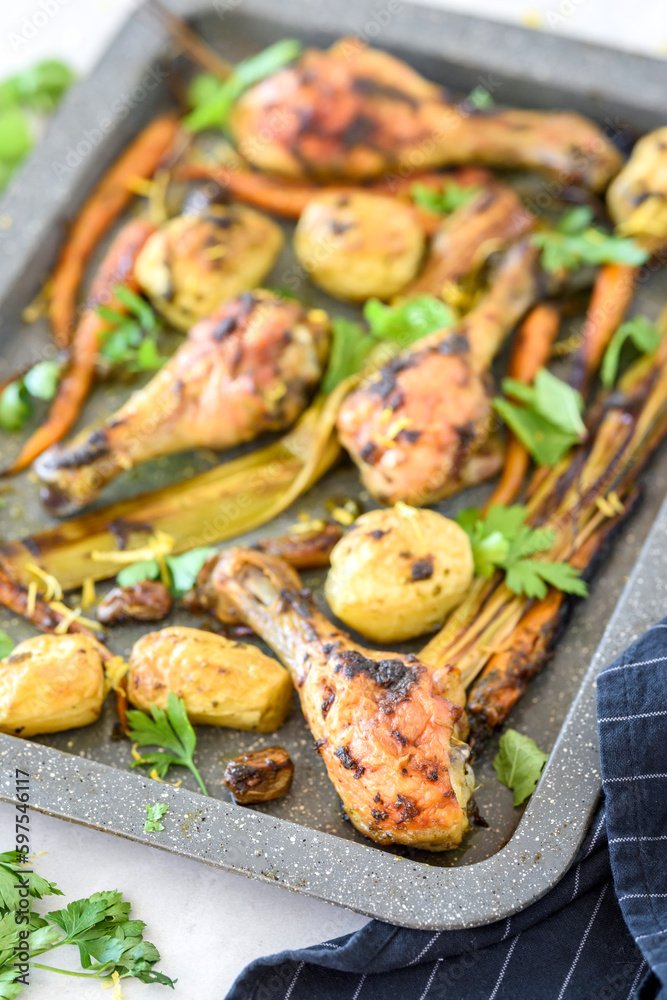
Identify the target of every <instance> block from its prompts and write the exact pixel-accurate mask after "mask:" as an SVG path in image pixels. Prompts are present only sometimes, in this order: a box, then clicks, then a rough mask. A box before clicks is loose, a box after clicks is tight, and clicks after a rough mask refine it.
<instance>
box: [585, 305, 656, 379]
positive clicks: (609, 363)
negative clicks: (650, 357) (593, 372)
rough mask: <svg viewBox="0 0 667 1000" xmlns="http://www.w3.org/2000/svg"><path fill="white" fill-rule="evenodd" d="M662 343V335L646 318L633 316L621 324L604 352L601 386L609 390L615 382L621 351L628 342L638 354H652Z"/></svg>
mask: <svg viewBox="0 0 667 1000" xmlns="http://www.w3.org/2000/svg"><path fill="white" fill-rule="evenodd" d="M661 341H662V334H661V333H660V331H659V330H658V329H657V328H656V327H655V326H654V325H653V323H651V321H650V320H649V319H647V317H646V316H633V318H632V319H629V320H628V321H627V323H621V325H620V326H619V328H618V330H617V331H616V333H615V334H614V336H613V337H612V338H611V341H610V343H609V347H608V348H607V350H606V351H605V355H604V358H603V359H602V367H601V369H600V378H601V380H602V384H603V385H604V386H606V387H607V388H608V389H610V388H611V387H612V386H613V384H614V382H615V381H616V376H617V374H618V368H619V365H620V362H621V351H622V350H623V347H624V345H625V344H626V343H627V342H629V343H631V344H632V346H633V347H635V348H636V350H638V351H639V353H640V354H654V353H655V351H657V349H658V347H659V346H660V343H661Z"/></svg>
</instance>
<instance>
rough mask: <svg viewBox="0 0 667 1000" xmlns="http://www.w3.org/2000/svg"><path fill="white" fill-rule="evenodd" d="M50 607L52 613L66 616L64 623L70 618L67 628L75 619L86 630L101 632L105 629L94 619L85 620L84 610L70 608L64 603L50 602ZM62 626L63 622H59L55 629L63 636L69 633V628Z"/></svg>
mask: <svg viewBox="0 0 667 1000" xmlns="http://www.w3.org/2000/svg"><path fill="white" fill-rule="evenodd" d="M49 607H50V608H51V610H52V611H56V612H57V613H58V614H59V615H64V616H65V618H64V619H63V621H64V620H65V619H68V618H69V622H68V625H67V628H69V626H70V625H71V624H72V622H73V621H74V619H75V618H76V620H77V621H78V622H79V625H83V626H84V628H89V629H91V630H92V631H93V632H99V631H100V629H102V628H104V626H103V625H101V624H100V623H99V622H96V621H93V619H92V618H84V617H83V614H82V608H69V607H68V606H67V605H66V604H63V603H62V601H49ZM62 625H63V622H58V625H57V626H56V629H55V631H56V633H57V635H62V634H63V633H64V632H66V631H67V628H62V627H61V626H62Z"/></svg>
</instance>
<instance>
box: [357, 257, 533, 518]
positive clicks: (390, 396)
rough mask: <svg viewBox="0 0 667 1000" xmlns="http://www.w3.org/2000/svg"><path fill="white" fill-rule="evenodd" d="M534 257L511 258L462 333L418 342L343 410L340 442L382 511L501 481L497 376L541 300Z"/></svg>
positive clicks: (465, 322) (369, 380) (370, 380)
mask: <svg viewBox="0 0 667 1000" xmlns="http://www.w3.org/2000/svg"><path fill="white" fill-rule="evenodd" d="M535 253H536V251H535V248H534V247H532V246H531V245H530V243H528V242H527V241H522V242H520V243H517V244H516V245H515V246H514V247H511V248H510V250H509V251H508V252H507V256H506V258H505V260H504V262H503V264H502V267H501V268H500V271H499V273H498V274H497V276H496V279H495V281H494V283H493V285H492V286H491V289H490V291H489V292H488V293H487V295H486V296H485V297H484V298H483V299H482V301H481V302H480V303H479V305H477V306H476V307H475V308H474V309H473V310H472V311H471V312H469V313H468V315H467V316H465V317H464V319H462V320H461V322H460V323H459V324H458V326H456V327H455V328H454V329H446V330H441V331H436V332H435V333H432V334H430V335H429V336H428V337H424V338H423V339H422V340H419V341H417V342H416V343H415V344H414V345H413V346H412V347H410V348H407V349H406V350H404V351H402V352H401V353H400V354H398V355H397V356H396V357H395V358H393V359H392V360H391V361H389V362H388V363H387V364H386V365H384V367H382V368H380V369H379V371H378V372H375V373H374V374H372V375H370V376H368V377H367V378H366V379H365V380H364V381H363V382H362V383H361V384H360V385H359V386H358V388H357V389H355V390H353V391H352V392H351V393H350V395H349V396H348V397H347V399H346V400H345V401H344V403H343V405H342V406H341V408H340V412H339V414H338V434H339V437H340V440H341V443H342V444H343V446H344V447H345V448H346V449H347V450H348V452H349V453H350V455H351V456H352V458H353V459H354V461H355V462H356V464H357V465H358V466H359V469H360V470H361V478H362V480H363V483H364V485H365V486H366V487H367V489H368V490H370V492H371V493H372V494H373V496H374V497H376V498H377V499H378V500H381V501H382V502H383V503H395V502H396V501H397V500H403V501H404V502H406V503H409V504H413V505H414V506H423V505H425V504H429V503H433V502H435V501H436V500H439V499H441V498H442V497H445V496H448V495H450V494H451V493H454V492H456V491H457V490H459V489H461V488H462V486H464V485H469V484H471V483H472V482H475V481H477V482H479V481H480V480H481V479H484V478H488V477H489V476H490V475H493V474H494V472H496V471H497V464H495V463H494V462H493V461H492V459H493V455H492V454H491V455H487V453H486V448H487V446H488V444H489V438H490V435H491V431H492V416H493V415H492V408H491V391H490V390H491V381H490V378H489V375H488V366H489V364H490V362H491V360H492V359H493V356H494V355H495V353H496V352H497V350H498V348H499V347H500V345H501V344H502V342H503V340H504V339H505V337H506V336H507V335H508V334H509V332H510V331H511V329H512V328H513V326H514V324H515V323H516V322H517V321H518V320H519V319H520V318H521V316H522V315H523V313H524V312H525V311H526V309H527V308H528V307H529V306H530V305H531V304H532V302H533V300H534V298H535V295H536V291H537V289H536V278H535V267H534V265H535Z"/></svg>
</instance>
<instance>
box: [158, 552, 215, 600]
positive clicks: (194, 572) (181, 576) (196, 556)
mask: <svg viewBox="0 0 667 1000" xmlns="http://www.w3.org/2000/svg"><path fill="white" fill-rule="evenodd" d="M217 551H218V550H217V549H214V548H211V547H208V546H204V547H202V548H199V549H191V550H190V551H189V552H184V553H183V554H182V555H180V556H167V559H166V563H167V566H168V567H169V571H170V573H171V590H172V593H173V594H174V596H175V597H182V596H183V594H186V593H187V592H188V590H190V589H191V588H192V587H194V585H195V581H196V580H197V576H198V574H199V570H200V569H201V568H202V566H203V565H204V563H205V562H206V560H207V559H208V558H209V557H210V556H212V555H213V554H214V553H215V552H217Z"/></svg>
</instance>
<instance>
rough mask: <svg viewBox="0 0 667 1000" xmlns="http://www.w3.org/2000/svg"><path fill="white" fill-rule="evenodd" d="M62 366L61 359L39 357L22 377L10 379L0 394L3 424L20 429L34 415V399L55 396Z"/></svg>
mask: <svg viewBox="0 0 667 1000" xmlns="http://www.w3.org/2000/svg"><path fill="white" fill-rule="evenodd" d="M62 370H63V368H62V365H61V364H60V363H59V362H58V361H38V362H37V364H36V365H33V366H32V368H31V369H30V370H29V371H28V372H26V374H25V375H24V376H23V378H20V379H16V380H15V381H14V382H10V383H9V385H8V386H6V388H5V389H4V391H3V392H2V395H0V427H1V428H2V429H3V430H5V431H20V430H21V428H22V427H23V425H24V424H25V422H26V420H28V418H29V417H31V416H32V413H33V403H32V400H33V399H41V400H45V401H47V402H48V401H49V400H51V399H53V397H54V396H55V394H56V391H57V389H58V383H59V382H60V376H61V374H62Z"/></svg>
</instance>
